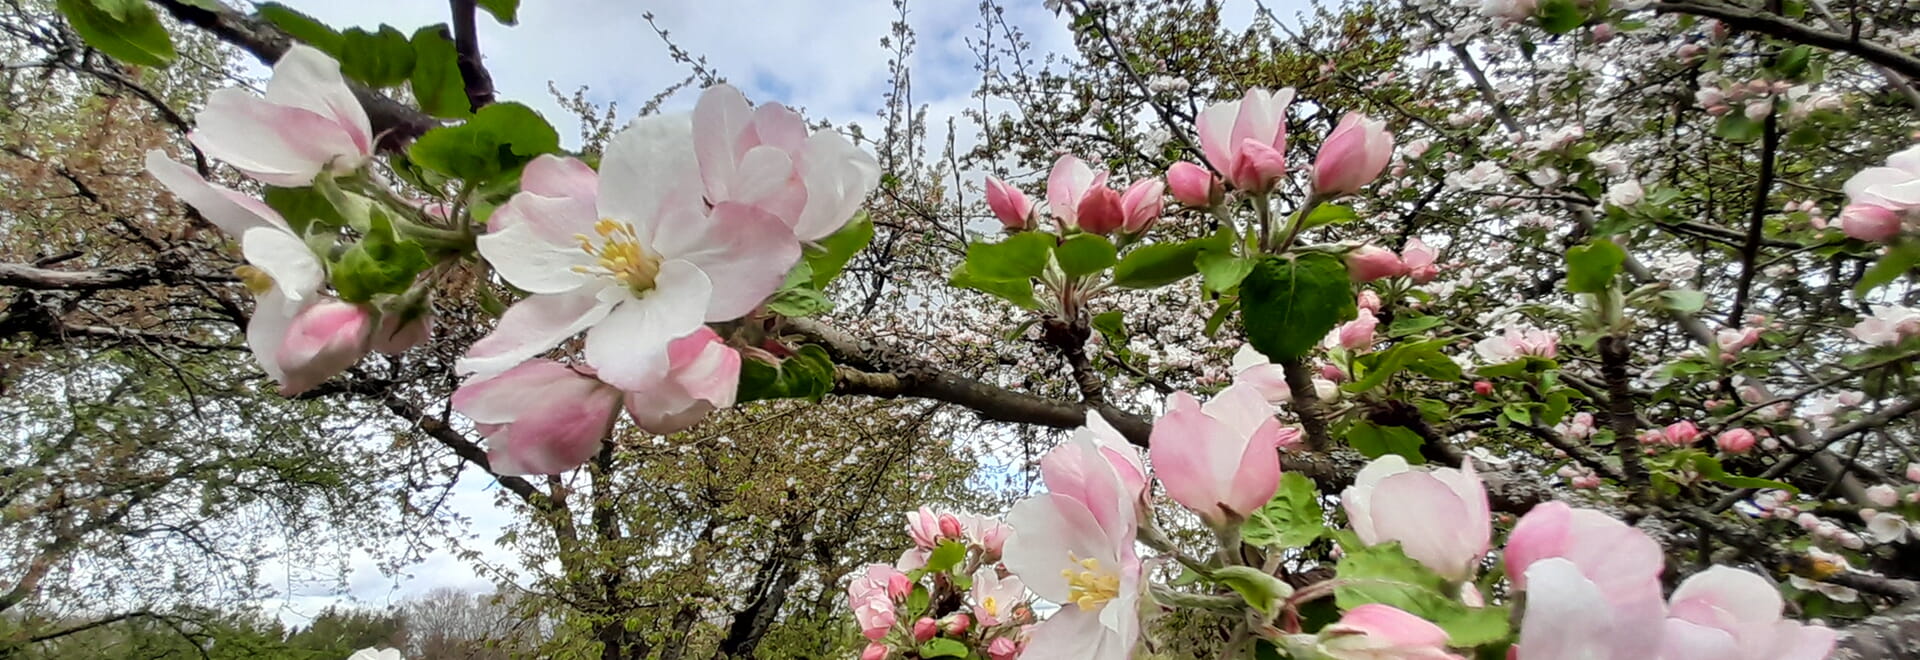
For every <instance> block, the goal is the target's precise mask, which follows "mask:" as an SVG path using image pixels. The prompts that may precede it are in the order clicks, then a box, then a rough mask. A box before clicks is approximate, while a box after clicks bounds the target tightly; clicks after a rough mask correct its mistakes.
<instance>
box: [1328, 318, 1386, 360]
mask: <svg viewBox="0 0 1920 660" xmlns="http://www.w3.org/2000/svg"><path fill="white" fill-rule="evenodd" d="M1379 325H1380V319H1377V318H1374V316H1373V312H1370V311H1367V310H1364V309H1363V310H1360V313H1359V316H1357V317H1355V318H1354V319H1353V320H1352V321H1348V322H1346V323H1342V324H1340V327H1338V328H1335V329H1334V336H1335V337H1336V338H1337V339H1338V340H1339V344H1340V347H1341V348H1345V349H1347V350H1349V351H1356V352H1358V351H1365V350H1368V349H1370V348H1373V331H1374V328H1375V327H1377V326H1379Z"/></svg>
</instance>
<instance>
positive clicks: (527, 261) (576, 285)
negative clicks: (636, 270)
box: [474, 196, 611, 295]
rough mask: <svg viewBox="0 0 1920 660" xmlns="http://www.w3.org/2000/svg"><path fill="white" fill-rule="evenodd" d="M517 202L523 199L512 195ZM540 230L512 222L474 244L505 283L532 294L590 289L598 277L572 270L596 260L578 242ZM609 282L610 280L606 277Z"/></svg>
mask: <svg viewBox="0 0 1920 660" xmlns="http://www.w3.org/2000/svg"><path fill="white" fill-rule="evenodd" d="M514 200H515V203H516V205H517V204H518V203H519V202H523V201H525V199H523V198H522V197H520V196H516V197H514ZM543 231H548V230H542V229H539V228H537V227H536V225H535V224H534V223H532V222H515V223H513V224H509V225H507V226H506V227H505V228H503V229H501V230H500V231H497V232H493V233H490V234H486V235H483V236H481V237H479V238H478V239H475V241H474V243H475V244H476V246H478V247H479V248H480V256H483V257H486V259H487V263H488V264H491V265H492V266H493V269H494V270H495V271H498V272H499V273H500V276H501V277H503V278H506V280H507V283H508V284H512V285H514V286H516V287H519V288H520V289H521V290H523V291H526V292H528V293H533V294H547V295H552V294H562V293H567V292H571V291H576V290H581V289H586V288H591V286H592V285H593V284H595V283H596V281H598V280H599V279H600V278H599V276H596V275H593V274H591V273H583V272H580V271H578V270H574V267H575V266H581V267H591V266H594V265H595V264H597V263H599V260H598V259H596V258H595V257H594V256H593V255H590V254H587V252H586V251H585V250H582V249H580V246H578V245H565V244H556V243H552V242H549V241H547V240H545V237H544V236H542V232H543ZM608 281H611V280H608Z"/></svg>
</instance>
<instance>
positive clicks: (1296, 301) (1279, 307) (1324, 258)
mask: <svg viewBox="0 0 1920 660" xmlns="http://www.w3.org/2000/svg"><path fill="white" fill-rule="evenodd" d="M1356 313H1357V308H1356V307H1355V306H1354V297H1353V284H1352V280H1350V279H1349V278H1348V277H1347V267H1346V265H1345V264H1343V263H1341V262H1340V259H1339V258H1336V257H1334V256H1332V255H1329V254H1324V253H1309V254H1302V255H1298V256H1296V257H1292V258H1287V257H1280V256H1266V257H1262V258H1261V259H1260V262H1259V263H1258V264H1256V265H1255V266H1254V268H1253V272H1252V273H1250V274H1248V275H1247V279H1246V281H1244V282H1241V283H1240V315H1241V318H1242V319H1243V320H1244V321H1245V323H1246V326H1247V342H1248V343H1251V344H1253V347H1254V348H1255V349H1257V350H1259V351H1260V352H1261V353H1264V354H1266V356H1267V358H1268V359H1271V360H1273V361H1275V362H1284V361H1287V360H1296V359H1299V358H1301V357H1304V356H1306V354H1307V353H1308V352H1310V351H1312V350H1313V347H1314V345H1315V344H1318V343H1319V342H1320V339H1321V338H1322V337H1325V336H1326V335H1327V331H1329V330H1332V329H1333V327H1334V326H1336V325H1339V324H1340V322H1341V321H1345V320H1347V319H1351V318H1353V317H1354V315H1355V314H1356Z"/></svg>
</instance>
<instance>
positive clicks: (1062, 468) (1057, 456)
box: [1040, 434, 1137, 536]
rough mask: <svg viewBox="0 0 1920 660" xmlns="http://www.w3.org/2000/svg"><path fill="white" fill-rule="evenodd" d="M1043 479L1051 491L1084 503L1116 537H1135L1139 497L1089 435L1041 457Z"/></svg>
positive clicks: (1077, 435)
mask: <svg viewBox="0 0 1920 660" xmlns="http://www.w3.org/2000/svg"><path fill="white" fill-rule="evenodd" d="M1040 478H1041V480H1042V481H1045V482H1046V484H1047V490H1049V491H1052V492H1053V493H1054V494H1056V495H1063V496H1066V497H1070V498H1072V499H1075V500H1079V501H1080V502H1081V503H1083V504H1084V505H1085V506H1086V507H1087V510H1088V511H1091V512H1092V513H1093V517H1094V519H1095V520H1097V521H1099V523H1100V525H1101V526H1102V527H1104V528H1106V529H1108V530H1112V531H1113V532H1114V534H1115V535H1116V536H1131V535H1132V530H1133V526H1134V525H1135V524H1136V521H1135V518H1134V508H1133V501H1134V499H1135V497H1136V495H1137V494H1136V493H1135V492H1132V491H1130V490H1128V488H1127V487H1126V485H1125V482H1123V481H1121V479H1120V476H1119V474H1118V473H1117V472H1116V471H1115V470H1114V466H1113V463H1112V462H1110V461H1109V460H1108V458H1107V453H1106V452H1105V451H1104V450H1103V449H1102V448H1101V447H1100V446H1099V445H1096V444H1094V442H1093V441H1092V440H1090V439H1089V438H1087V437H1086V436H1084V435H1081V434H1075V435H1074V436H1072V437H1070V438H1068V439H1067V442H1064V443H1061V444H1060V445H1059V446H1057V447H1054V448H1053V450H1052V451H1049V452H1047V455H1046V456H1044V457H1041V459H1040Z"/></svg>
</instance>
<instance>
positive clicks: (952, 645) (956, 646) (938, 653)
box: [920, 637, 969, 658]
mask: <svg viewBox="0 0 1920 660" xmlns="http://www.w3.org/2000/svg"><path fill="white" fill-rule="evenodd" d="M968 652H969V651H968V649H967V645H966V644H965V643H964V642H961V641H959V640H954V639H947V638H945V637H936V638H934V639H930V640H927V643H925V644H921V645H920V657H922V658H964V657H967V653H968Z"/></svg>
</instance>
